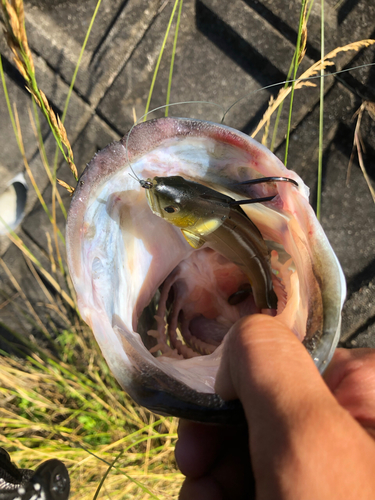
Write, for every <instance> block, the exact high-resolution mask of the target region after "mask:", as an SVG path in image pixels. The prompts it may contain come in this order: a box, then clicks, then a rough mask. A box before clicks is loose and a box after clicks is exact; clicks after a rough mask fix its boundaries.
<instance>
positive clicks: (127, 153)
mask: <svg viewBox="0 0 375 500" xmlns="http://www.w3.org/2000/svg"><path fill="white" fill-rule="evenodd" d="M182 104H209V105H210V106H216V107H217V108H220V109H221V111H222V112H223V113H225V108H224V107H223V106H222V105H221V104H217V103H216V102H211V101H181V102H172V103H171V104H164V105H163V106H158V107H157V108H154V109H151V111H148V112H147V113H145V114H144V115H143V116H141V117H140V118H138V120H137V121H136V122H135V123H134V125H132V127H131V129H130V130H129V132H128V135H127V137H126V143H125V151H126V161H127V163H128V165H129V167H130V169H131V171H132V172H133V174H134V175H135V178H136V179H137V181H138V182H139V183H140V184H141V186H142V187H147V186H143V185H142V183H144V182H146V181H142V179H140V178H139V177H138V176H137V174H136V173H135V172H134V170H133V167H132V166H131V163H130V160H129V149H128V144H129V138H130V134H131V133H132V131H133V128H134V127H135V126H137V125H138V124H139V123H140V122H141V121H142V120H143V118H146V117H147V116H148V115H150V114H151V113H154V112H155V111H159V110H160V109H165V108H169V106H178V105H182ZM129 175H130V174H129Z"/></svg>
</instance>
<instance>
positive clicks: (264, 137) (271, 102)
mask: <svg viewBox="0 0 375 500" xmlns="http://www.w3.org/2000/svg"><path fill="white" fill-rule="evenodd" d="M274 100H275V98H274V97H273V95H271V97H270V100H269V102H268V107H271V106H272V104H273V101H274ZM270 125H271V115H270V116H269V118H268V120H267V122H266V124H265V126H264V132H263V136H262V141H261V142H262V144H263V146H265V147H267V139H268V134H269V131H270Z"/></svg>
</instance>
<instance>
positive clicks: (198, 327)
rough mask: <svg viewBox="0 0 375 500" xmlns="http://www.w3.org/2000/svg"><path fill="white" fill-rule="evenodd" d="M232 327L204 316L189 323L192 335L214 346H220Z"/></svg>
mask: <svg viewBox="0 0 375 500" xmlns="http://www.w3.org/2000/svg"><path fill="white" fill-rule="evenodd" d="M229 328H230V325H228V324H226V323H224V322H223V323H221V322H218V321H217V320H216V319H208V318H205V317H204V316H198V317H196V318H194V319H192V320H191V321H190V323H189V330H190V333H191V335H193V336H194V337H195V338H197V339H200V340H203V341H204V342H207V343H209V344H211V345H213V346H218V345H220V344H221V342H222V341H223V339H224V337H225V335H226V334H227V332H228V330H229Z"/></svg>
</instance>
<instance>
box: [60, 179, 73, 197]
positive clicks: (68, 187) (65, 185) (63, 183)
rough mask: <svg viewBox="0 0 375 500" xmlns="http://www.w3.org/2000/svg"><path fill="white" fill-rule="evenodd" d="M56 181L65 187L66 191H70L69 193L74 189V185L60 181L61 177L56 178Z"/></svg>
mask: <svg viewBox="0 0 375 500" xmlns="http://www.w3.org/2000/svg"><path fill="white" fill-rule="evenodd" d="M56 181H57V183H58V184H59V185H60V186H61V187H63V188H65V189H66V190H67V191H68V193H70V194H73V193H74V191H75V189H74V187H72V186H69V184H67V183H66V182H64V181H62V180H61V179H56Z"/></svg>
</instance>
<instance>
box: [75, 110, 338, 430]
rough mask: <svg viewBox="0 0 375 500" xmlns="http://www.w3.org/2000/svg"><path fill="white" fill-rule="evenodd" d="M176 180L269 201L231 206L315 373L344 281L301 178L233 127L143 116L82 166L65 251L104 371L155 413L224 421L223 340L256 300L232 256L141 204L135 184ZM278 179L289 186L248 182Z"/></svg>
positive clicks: (325, 356)
mask: <svg viewBox="0 0 375 500" xmlns="http://www.w3.org/2000/svg"><path fill="white" fill-rule="evenodd" d="M134 174H135V175H134ZM176 176H177V177H181V178H183V179H185V180H186V181H187V182H193V183H197V184H199V185H200V186H203V187H204V189H207V192H211V191H209V190H213V191H214V192H215V193H219V198H221V199H223V197H224V198H226V199H227V200H228V199H230V200H234V201H235V202H238V203H239V202H240V201H241V200H244V199H249V200H252V199H257V198H271V197H272V198H273V199H272V200H269V201H267V202H265V203H251V204H248V205H246V204H245V205H242V206H241V212H243V213H244V214H245V216H246V221H250V222H246V223H247V224H249V223H250V225H251V227H252V228H253V226H254V227H255V229H253V230H254V231H255V233H257V232H259V233H260V235H261V237H260V239H259V241H260V242H263V243H264V245H265V246H266V247H267V251H265V250H264V249H263V250H262V252H264V254H263V255H264V259H265V262H264V263H263V264H262V266H261V267H262V268H263V269H267V267H268V266H269V269H270V273H269V274H270V275H268V274H267V279H268V278H269V279H271V281H272V290H269V293H270V296H271V297H272V294H273V293H274V294H275V295H276V297H277V304H276V301H275V300H274V299H266V301H267V300H270V303H268V302H267V304H266V305H267V307H268V306H270V305H271V306H275V314H276V316H277V317H278V319H279V320H280V321H282V322H283V323H284V324H286V325H287V326H288V327H289V328H291V329H292V330H293V332H294V333H295V335H296V336H297V337H298V338H299V339H300V341H301V342H302V343H303V344H304V346H305V347H306V349H307V350H308V352H309V353H310V355H311V357H312V358H313V360H314V362H315V364H316V366H317V368H318V369H319V370H320V371H321V372H323V371H324V368H325V367H326V366H327V364H328V362H329V361H330V359H331V357H332V355H333V352H334V350H335V348H336V345H337V342H338V339H339V335H340V325H341V310H342V305H343V302H344V299H345V293H346V286H345V279H344V275H343V272H342V269H341V267H340V264H339V262H338V260H337V257H336V255H335V253H334V251H333V249H332V247H331V245H330V244H329V241H328V239H327V237H326V235H325V233H324V231H323V229H322V227H321V225H320V224H319V222H318V220H317V218H316V216H315V214H314V211H313V209H312V207H311V206H310V204H309V201H308V195H309V191H308V188H307V187H306V186H305V184H304V183H303V181H302V179H301V178H300V177H299V176H298V175H297V174H296V173H295V172H293V171H291V170H287V169H286V167H285V166H284V165H283V164H282V162H281V161H280V160H279V159H278V158H277V157H276V156H275V155H273V154H272V153H271V152H270V151H269V150H268V149H267V148H265V147H264V146H262V145H261V144H259V143H258V142H256V141H255V140H253V139H251V138H250V137H249V136H247V135H245V134H243V133H242V132H239V131H237V130H235V129H233V128H230V127H227V126H225V125H223V124H216V123H212V122H207V121H202V120H195V119H188V118H173V117H170V118H160V119H155V120H150V121H146V122H143V123H141V124H139V125H136V126H135V127H134V128H132V129H131V131H130V132H129V133H128V134H127V135H126V136H125V137H123V138H122V139H121V140H120V141H119V142H114V143H112V144H110V145H108V146H107V147H106V148H104V149H103V150H101V151H99V152H98V153H97V154H96V155H95V157H94V158H93V159H92V160H91V162H90V163H89V164H88V165H87V167H86V169H85V171H84V172H83V174H82V176H81V177H80V179H79V181H78V184H77V188H76V190H75V192H74V195H73V197H72V201H71V206H70V209H69V213H68V220H67V228H66V240H67V257H68V265H69V270H70V275H71V278H72V281H73V285H74V287H75V290H76V294H77V302H78V308H79V311H80V313H81V316H82V318H83V319H84V320H85V321H86V323H87V324H88V325H89V326H90V327H91V328H92V330H93V333H94V335H95V338H96V340H97V342H98V344H99V346H100V349H101V351H102V353H103V356H104V358H105V359H106V361H107V363H108V365H109V367H110V369H111V371H112V373H113V374H114V376H115V378H116V379H117V381H118V382H119V384H120V385H121V386H122V387H123V389H124V390H125V391H126V392H127V393H128V394H129V395H130V396H131V397H132V398H133V399H134V400H135V401H136V402H137V403H139V404H140V405H142V406H145V407H146V408H148V409H150V410H151V411H154V412H155V413H158V414H162V415H173V416H177V417H181V418H187V419H191V420H195V421H201V422H215V423H235V422H238V421H241V419H243V411H242V408H241V405H240V403H239V402H238V401H223V400H222V399H221V398H220V397H219V395H217V394H215V390H214V386H215V377H216V373H217V370H218V367H219V365H220V360H221V356H222V351H223V338H224V337H225V335H226V333H227V332H228V331H229V330H230V328H231V327H232V326H233V325H234V324H235V323H236V322H237V321H238V320H239V319H240V318H241V317H243V316H246V315H248V314H253V313H258V312H262V306H263V305H264V304H263V303H262V302H261V301H260V299H259V301H258V299H257V300H255V298H254V294H255V295H256V294H257V292H256V291H254V287H252V289H251V291H250V293H249V290H248V289H249V277H248V275H247V271H246V269H245V270H244V268H243V267H242V268H241V266H239V265H237V264H238V262H236V257H233V256H230V255H229V254H227V255H225V254H224V255H223V254H222V253H220V252H219V251H217V250H218V249H217V247H215V248H211V247H210V246H209V242H204V243H203V244H202V245H201V244H200V243H201V242H199V241H197V245H196V247H197V248H194V245H191V243H192V241H190V242H189V241H187V239H186V237H185V236H186V235H185V236H184V234H183V232H182V231H181V229H180V228H179V227H177V226H176V225H174V224H170V223H169V222H168V221H166V220H165V219H163V218H161V217H157V216H156V215H155V214H154V213H153V212H152V210H150V206H149V203H148V199H147V196H145V189H143V187H142V185H141V184H142V183H140V182H139V180H138V179H149V181H148V182H153V180H155V179H156V180H157V179H158V178H162V179H164V181H165V179H169V180H171V179H172V178H173V177H176ZM280 176H281V177H287V178H289V179H291V180H293V181H294V183H292V182H288V183H287V182H285V183H284V182H280V183H278V182H274V183H272V182H271V183H253V184H246V182H247V181H249V180H250V181H251V180H254V181H255V182H256V181H257V179H261V178H264V177H280ZM145 182H147V181H143V183H145ZM156 182H157V181H156ZM296 184H297V185H296ZM147 191H148V190H147V189H146V192H147ZM237 212H238V213H240V212H239V211H237ZM217 229H218V227H216V230H217ZM212 234H214V232H213V233H212ZM235 234H236V233H235V231H234V233H233V234H232V235H233V236H235ZM188 236H189V235H188ZM193 239H194V238H193ZM188 240H189V237H188ZM263 243H262V245H263ZM213 246H215V245H213ZM266 254H267V255H266ZM227 257H229V258H227ZM267 273H268V271H267ZM267 279H266V282H267ZM255 288H256V287H255ZM243 291H245V293H244V295H247V296H246V297H245V298H243V297H242V293H243ZM238 294H239V295H238ZM266 296H267V294H266ZM237 297H239V299H238V300H237Z"/></svg>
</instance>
